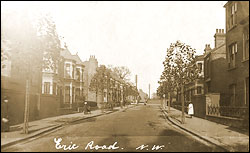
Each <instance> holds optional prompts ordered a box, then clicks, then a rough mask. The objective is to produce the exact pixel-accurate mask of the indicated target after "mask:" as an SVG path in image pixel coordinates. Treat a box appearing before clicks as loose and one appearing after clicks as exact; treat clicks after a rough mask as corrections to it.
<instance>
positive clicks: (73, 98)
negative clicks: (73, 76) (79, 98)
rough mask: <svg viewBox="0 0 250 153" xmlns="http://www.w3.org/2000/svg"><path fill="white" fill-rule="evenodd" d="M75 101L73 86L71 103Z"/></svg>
mask: <svg viewBox="0 0 250 153" xmlns="http://www.w3.org/2000/svg"><path fill="white" fill-rule="evenodd" d="M74 102H75V87H72V103H74Z"/></svg>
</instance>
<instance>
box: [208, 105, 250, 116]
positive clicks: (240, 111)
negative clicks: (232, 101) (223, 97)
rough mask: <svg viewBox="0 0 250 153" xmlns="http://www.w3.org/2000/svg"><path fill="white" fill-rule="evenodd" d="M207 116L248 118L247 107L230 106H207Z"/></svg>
mask: <svg viewBox="0 0 250 153" xmlns="http://www.w3.org/2000/svg"><path fill="white" fill-rule="evenodd" d="M207 110H208V112H207V115H211V116H226V117H235V118H249V108H248V107H232V106H217V105H210V106H207Z"/></svg>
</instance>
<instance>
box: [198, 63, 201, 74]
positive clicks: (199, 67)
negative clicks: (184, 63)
mask: <svg viewBox="0 0 250 153" xmlns="http://www.w3.org/2000/svg"><path fill="white" fill-rule="evenodd" d="M198 69H199V73H201V72H202V63H198Z"/></svg>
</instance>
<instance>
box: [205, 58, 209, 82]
mask: <svg viewBox="0 0 250 153" xmlns="http://www.w3.org/2000/svg"><path fill="white" fill-rule="evenodd" d="M205 72H206V73H205V75H206V77H207V78H209V76H210V62H209V58H207V59H206V69H205Z"/></svg>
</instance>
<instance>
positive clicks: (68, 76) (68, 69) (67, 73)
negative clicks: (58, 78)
mask: <svg viewBox="0 0 250 153" xmlns="http://www.w3.org/2000/svg"><path fill="white" fill-rule="evenodd" d="M65 77H66V78H71V75H70V64H69V63H67V64H66V69H65Z"/></svg>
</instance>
